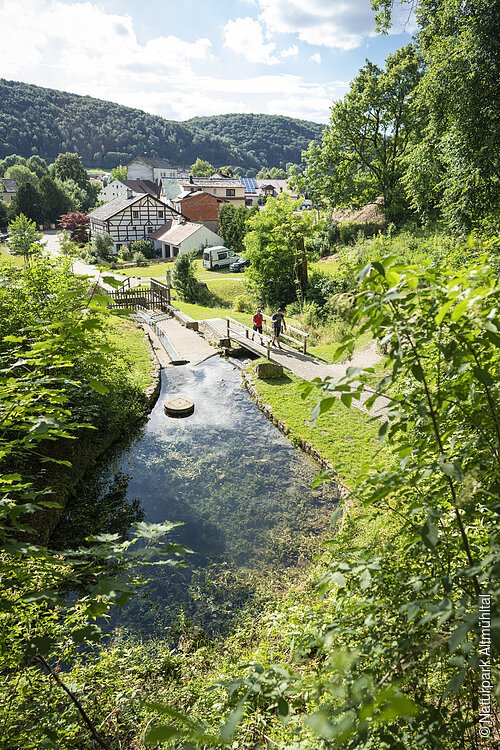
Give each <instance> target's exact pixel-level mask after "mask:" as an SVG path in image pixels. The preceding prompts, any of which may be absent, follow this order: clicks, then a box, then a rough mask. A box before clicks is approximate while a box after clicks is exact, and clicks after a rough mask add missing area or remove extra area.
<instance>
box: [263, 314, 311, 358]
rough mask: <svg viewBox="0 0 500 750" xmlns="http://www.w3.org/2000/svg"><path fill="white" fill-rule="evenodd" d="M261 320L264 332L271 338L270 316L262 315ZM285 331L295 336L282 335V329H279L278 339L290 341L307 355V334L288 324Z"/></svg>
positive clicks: (271, 323)
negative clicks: (262, 319) (262, 320)
mask: <svg viewBox="0 0 500 750" xmlns="http://www.w3.org/2000/svg"><path fill="white" fill-rule="evenodd" d="M263 318H264V327H265V330H266V332H268V333H269V335H270V336H272V335H273V333H274V331H273V322H272V321H273V319H272V317H271V316H270V315H263ZM286 330H287V331H290V332H291V333H294V334H295V336H290V334H289V333H283V329H281V333H280V339H285V341H291V342H292V344H296V345H297V346H298V347H299V348H300V349H301V351H302V353H303V354H307V339H308V338H309V334H308V333H306V332H305V331H301V330H300V328H295V327H294V326H291V325H290V324H289V323H287V324H286Z"/></svg>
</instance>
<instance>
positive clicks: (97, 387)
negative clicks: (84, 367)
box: [89, 378, 109, 396]
mask: <svg viewBox="0 0 500 750" xmlns="http://www.w3.org/2000/svg"><path fill="white" fill-rule="evenodd" d="M89 386H90V387H91V388H92V390H93V391H95V392H96V393H100V394H101V395H102V396H105V395H106V394H107V393H109V388H108V387H107V386H106V385H104V383H101V382H100V381H99V380H96V379H95V378H89Z"/></svg>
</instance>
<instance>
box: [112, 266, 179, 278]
mask: <svg viewBox="0 0 500 750" xmlns="http://www.w3.org/2000/svg"><path fill="white" fill-rule="evenodd" d="M173 267H174V266H173V263H151V265H149V266H127V267H126V268H117V269H116V271H115V273H118V274H122V275H123V276H137V277H138V278H141V279H142V278H145V279H150V278H153V279H165V274H166V272H167V270H170V271H171V270H172V269H173Z"/></svg>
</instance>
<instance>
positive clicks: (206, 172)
mask: <svg viewBox="0 0 500 750" xmlns="http://www.w3.org/2000/svg"><path fill="white" fill-rule="evenodd" d="M214 172H215V169H214V168H213V166H212V165H211V164H210V162H208V161H205V159H200V157H198V158H197V159H196V161H195V163H194V164H193V165H192V167H191V174H192V175H193V177H211V176H212V175H213V173H214Z"/></svg>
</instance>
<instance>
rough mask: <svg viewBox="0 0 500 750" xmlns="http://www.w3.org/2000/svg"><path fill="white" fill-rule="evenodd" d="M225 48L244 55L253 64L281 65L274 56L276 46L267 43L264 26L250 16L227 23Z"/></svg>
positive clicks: (225, 27)
mask: <svg viewBox="0 0 500 750" xmlns="http://www.w3.org/2000/svg"><path fill="white" fill-rule="evenodd" d="M224 46H225V47H227V48H228V49H230V50H232V51H233V52H237V53H238V54H240V55H243V57H245V58H246V59H247V60H248V62H251V63H261V64H264V65H276V64H278V63H279V60H278V58H277V57H275V56H274V55H273V52H274V51H275V50H276V45H275V44H274V43H273V42H268V43H267V44H266V43H265V41H264V33H263V31H262V26H261V25H260V23H259V22H258V21H255V20H254V19H253V18H249V17H248V16H247V17H246V18H237V19H236V20H235V21H228V22H227V23H226V25H225V26H224Z"/></svg>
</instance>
